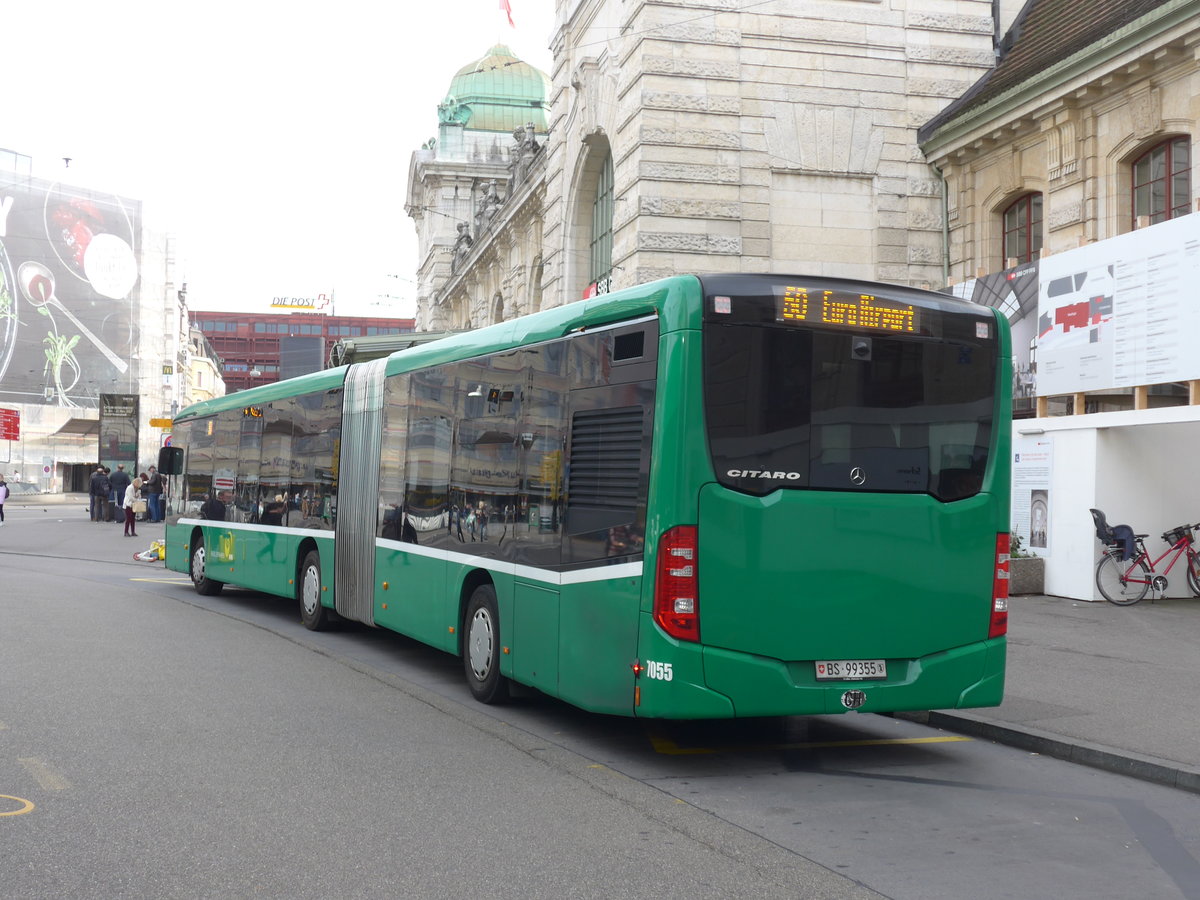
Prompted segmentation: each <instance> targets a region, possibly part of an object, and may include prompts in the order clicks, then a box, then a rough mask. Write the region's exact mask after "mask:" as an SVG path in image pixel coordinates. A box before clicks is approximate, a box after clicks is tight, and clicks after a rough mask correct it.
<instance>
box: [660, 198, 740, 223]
mask: <svg viewBox="0 0 1200 900" xmlns="http://www.w3.org/2000/svg"><path fill="white" fill-rule="evenodd" d="M639 211H640V213H641V214H643V215H647V216H671V217H675V218H685V219H740V218H741V204H740V203H730V202H721V201H719V200H678V199H675V198H672V197H645V196H643V197H642V198H640V201H639Z"/></svg>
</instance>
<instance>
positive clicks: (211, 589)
mask: <svg viewBox="0 0 1200 900" xmlns="http://www.w3.org/2000/svg"><path fill="white" fill-rule="evenodd" d="M190 563H191V565H190V572H191V575H192V587H194V588H195V589H196V593H197V594H204V595H205V596H206V597H211V596H213V595H214V594H219V593H221V588H223V587H224V586H225V583H224V582H222V581H214V580H213V579H211V578H209V577H208V575H207V574H206V572H207V571H208V566H207V563H208V554H207V552H205V549H204V538H203V537H197V538H196V540H194V541H193V542H192V558H191V560H190Z"/></svg>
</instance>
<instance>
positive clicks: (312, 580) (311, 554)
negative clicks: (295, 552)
mask: <svg viewBox="0 0 1200 900" xmlns="http://www.w3.org/2000/svg"><path fill="white" fill-rule="evenodd" d="M296 597H297V599H298V600H299V601H300V621H301V622H303V623H304V627H305V628H307V629H308V630H309V631H324V630H325V628H327V627H328V626H329V621H330V618H329V611H328V610H327V609H325V607H324V606H322V605H321V554H320V553H318V552H317V551H316V550H310V551H308V553H307V554H306V555H305V557H304V562H303V563H302V564H301V566H300V577H299V578H297V579H296Z"/></svg>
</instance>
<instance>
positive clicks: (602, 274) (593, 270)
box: [588, 153, 613, 284]
mask: <svg viewBox="0 0 1200 900" xmlns="http://www.w3.org/2000/svg"><path fill="white" fill-rule="evenodd" d="M598 174H599V178H598V179H597V181H596V198H595V200H593V201H592V237H591V261H590V265H589V270H588V280H589V281H590V282H591V283H593V284H595V283H597V282H599V281H601V280H603V279H605V278H607V277H608V275H609V273H610V272H611V271H612V224H613V163H612V154H611V153H609V154H608V155H607V156H606V157H605V159H604V165H603V166H602V167H601V169H600V172H599V173H598Z"/></svg>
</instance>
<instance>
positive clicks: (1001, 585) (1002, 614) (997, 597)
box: [988, 531, 1009, 638]
mask: <svg viewBox="0 0 1200 900" xmlns="http://www.w3.org/2000/svg"><path fill="white" fill-rule="evenodd" d="M1008 544H1009V537H1008V532H1007V531H1005V532H1001V533H1000V534H997V535H996V565H995V568H994V570H993V572H992V618H991V624H990V625H989V626H988V637H990V638H995V637H1004V635H1006V634H1008V550H1009V546H1008Z"/></svg>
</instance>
